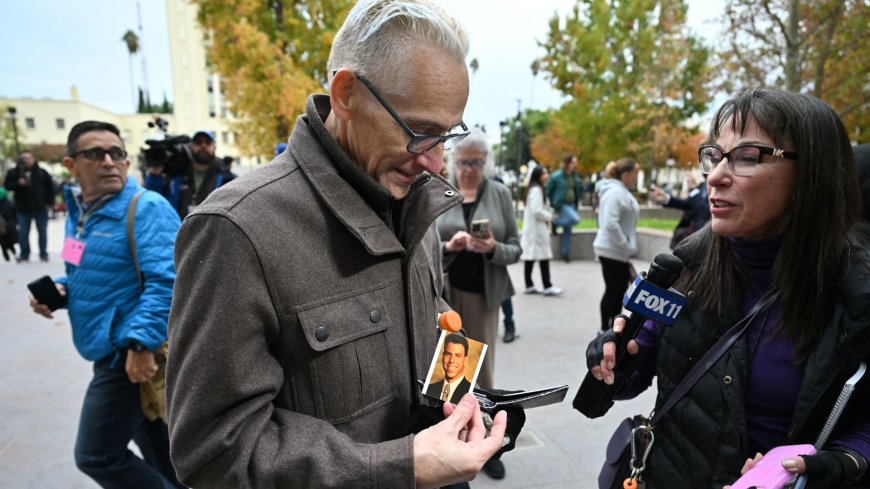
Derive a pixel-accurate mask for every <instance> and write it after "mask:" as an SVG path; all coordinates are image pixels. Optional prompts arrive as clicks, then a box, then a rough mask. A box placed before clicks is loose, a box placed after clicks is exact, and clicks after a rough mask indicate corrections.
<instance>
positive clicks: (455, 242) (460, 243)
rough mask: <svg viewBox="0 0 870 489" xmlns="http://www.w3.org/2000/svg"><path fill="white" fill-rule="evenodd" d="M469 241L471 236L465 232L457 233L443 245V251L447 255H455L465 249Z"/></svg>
mask: <svg viewBox="0 0 870 489" xmlns="http://www.w3.org/2000/svg"><path fill="white" fill-rule="evenodd" d="M470 240H471V235H470V234H468V233H467V232H465V231H457V232H456V234H454V235H453V237H452V238H450V241H448V242H446V243H444V250H445V251H447V252H449V253H457V252H460V251H462V250H464V249H465V247H466V246H468V242H469V241H470Z"/></svg>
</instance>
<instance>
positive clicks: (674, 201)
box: [662, 195, 695, 211]
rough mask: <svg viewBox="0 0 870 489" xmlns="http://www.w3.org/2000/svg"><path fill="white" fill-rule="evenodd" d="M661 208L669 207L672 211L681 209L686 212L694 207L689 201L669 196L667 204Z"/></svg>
mask: <svg viewBox="0 0 870 489" xmlns="http://www.w3.org/2000/svg"><path fill="white" fill-rule="evenodd" d="M662 207H671V208H674V209H681V210H684V211H687V210H691V209H693V208H694V207H695V206H694V204H693V203H692V200H691V199H681V198H679V197H674V196H673V195H671V196H670V198H669V199H668V203H667V204H664V205H663V206H662Z"/></svg>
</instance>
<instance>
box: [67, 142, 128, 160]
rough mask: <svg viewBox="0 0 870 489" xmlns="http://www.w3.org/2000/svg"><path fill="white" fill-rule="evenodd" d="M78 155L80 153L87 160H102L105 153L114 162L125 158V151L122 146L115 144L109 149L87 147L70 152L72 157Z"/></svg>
mask: <svg viewBox="0 0 870 489" xmlns="http://www.w3.org/2000/svg"><path fill="white" fill-rule="evenodd" d="M78 155H82V156H84V157H85V159H86V160H88V161H103V159H105V157H106V155H109V158H112V161H114V162H115V163H120V162H122V161H124V160H125V159H127V152H126V151H124V150H123V149H122V148H119V147H117V146H112V147H111V148H109V149H105V148H100V147H97V148H87V149H83V150H80V151H76V152H75V153H73V154H72V157H73V158H75V157H76V156H78Z"/></svg>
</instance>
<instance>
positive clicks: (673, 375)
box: [587, 89, 870, 489]
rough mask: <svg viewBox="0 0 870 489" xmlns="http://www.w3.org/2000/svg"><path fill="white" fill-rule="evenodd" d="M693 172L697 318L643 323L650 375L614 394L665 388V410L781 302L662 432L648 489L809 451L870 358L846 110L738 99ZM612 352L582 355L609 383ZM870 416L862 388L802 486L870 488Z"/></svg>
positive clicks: (804, 466)
mask: <svg viewBox="0 0 870 489" xmlns="http://www.w3.org/2000/svg"><path fill="white" fill-rule="evenodd" d="M699 160H700V165H701V170H702V171H703V172H704V173H705V174H706V175H707V186H708V191H709V202H710V211H711V214H712V221H711V222H710V224H708V225H707V226H705V227H704V228H703V229H702V230H701V231H700V232H698V233H696V234H694V235H692V236H691V237H689V238H688V240H687V241H686V242H685V243H684V244H683V245H681V246H680V247H678V248H677V249H676V250H675V251H674V253H675V254H676V255H677V256H679V257H680V258H682V259H683V261H684V262H685V265H686V266H685V268H684V269H683V273H682V275H681V277H680V278H679V280H678V281H677V284H676V286H675V287H676V288H677V289H678V290H680V291H682V292H683V293H685V294H686V295H687V297H689V303H688V306H687V307H686V309H684V311H683V313H682V314H681V315H680V317H679V318H678V320H677V323H676V324H675V325H674V326H673V327H670V328H660V327H658V326H657V325H655V324H653V323H652V322H648V323H647V324H646V325H645V326H644V328H643V329H642V330H641V333H640V334H639V335H638V337H637V341H636V342H632V343H630V345H629V352H630V353H637V352H638V351H640V352H641V353H642V356H641V359H642V360H641V366H640V367H639V368H638V370H637V371H636V372H635V373H634V374H633V375H632V377H631V380H630V382H629V383H628V385H627V386H626V387H624V388H623V389H622V390H621V392H619V393H618V395H617V397H618V398H629V397H633V396H636V395H637V394H638V393H639V392H640V391H642V390H643V389H645V388H646V387H647V386H649V385H650V384H651V382H652V379H653V377H654V376H655V377H657V386H658V399H657V401H656V409H659V408H660V407H661V406H662V404H663V402H664V401H665V400H666V399H667V398H668V397H669V396H670V395H671V394H672V393H673V392H674V390H675V387H676V386H677V385H678V383H679V382H680V381H681V380H682V379H683V377H685V376H686V374H687V373H688V372H689V371H690V370H691V369H692V367H693V366H694V363H696V362H697V360H698V358H699V357H701V356H702V355H703V354H704V353H705V352H706V351H707V350H709V349H710V347H711V346H712V345H713V344H714V343H715V342H716V341H717V340H718V339H719V338H720V337H721V336H722V335H723V334H724V333H725V332H726V331H728V330H729V329H730V328H731V327H732V326H733V325H734V324H735V323H737V322H738V321H739V320H741V318H744V317H748V316H747V315H748V313H749V312H750V310H751V309H752V308H753V306H754V305H756V304H757V303H761V304H772V305H770V306H769V307H766V308H762V310H761V312H759V313H758V314H756V315H755V316H754V317H753V318H752V319H749V320H748V324H749V326H748V328H747V329H746V331H745V332H744V333H743V334H742V336H741V337H739V338H738V340H737V342H736V343H735V344H734V345H733V346H732V347H731V348H729V349H728V350H727V351H726V352H725V354H724V355H723V356H722V357H721V358H720V359H719V360H718V361H717V362H716V363H715V364H713V366H712V367H711V368H709V370H707V371H706V373H705V374H704V376H703V377H702V378H701V380H700V381H698V382H697V383H696V384H695V385H694V387H693V388H692V389H691V390H689V391H688V393H687V394H686V395H685V397H683V398H682V399H681V400H680V401H679V402H678V403H677V404H676V405H675V406H674V407H673V409H671V410H670V411H669V412H668V413H667V414H666V415H665V416H664V417H663V418H662V420H661V421H660V422H659V423H658V424H657V425H656V427H655V446H654V447H653V448H652V452H651V454H650V458H649V460H648V463H647V469H646V471H645V472H644V480H645V481H646V482H647V487H655V488H658V489H662V488H668V487H696V488H698V487H714V488H717V489H718V488H721V487H723V485H725V484H730V483H733V482H734V481H735V480H736V479H738V478H739V477H740V475H741V472H742V471H745V470H747V469H748V468H749V467H751V466H752V465H753V464H754V463H756V462H757V461H758V460H759V458H760V455H757V454H762V453H765V452H767V451H768V450H770V449H772V448H774V447H777V446H782V445H794V444H803V443H808V444H814V443H815V442H816V440H817V438H818V437H819V434H820V432H821V430H822V427H823V424H824V423H825V421H826V420H827V418H828V415H829V414H830V413H831V411H832V408H833V407H834V404H835V402H836V401H837V397H838V395H839V393H840V391H841V390H842V388H843V385H844V383H845V381H846V380H847V379H848V378H849V377H850V376H852V375H853V374H854V373H855V372H856V370H857V368H858V365H859V363H860V362H861V361H867V360H868V359H870V252H868V249H867V247H866V244H865V243H862V241H861V240H860V239H858V238H857V236H858V235H857V234H856V224H857V222H858V218H859V215H860V201H859V191H858V185H857V183H856V182H857V172H856V167H855V162H854V158H853V154H852V148H851V145H850V143H849V138H848V135H847V132H846V129H845V128H844V126H843V123H842V122H841V121H840V119H839V117H838V116H837V113H836V112H835V111H834V110H833V109H831V107H830V106H828V105H827V104H826V103H824V102H822V101H821V100H818V99H816V98H813V97H810V96H807V95H802V94H799V93H792V92H786V91H782V90H775V89H753V90H747V91H744V92H742V93H740V94H738V95H737V96H736V97H734V98H732V99H730V100H728V101H727V102H725V104H724V105H723V106H722V107H721V108H720V109H719V111H718V112H717V113H716V116H715V117H714V119H713V122H712V125H711V128H710V134H709V138H708V141H707V142H706V143H705V144H703V145H701V147H700V149H699ZM623 326H624V320H623V319H618V320H617V321H615V322H614V331H616V332H618V331H621V330H622V328H623ZM592 350H594V349H592ZM611 352H612V349H610V348H608V352H607V354H606V355H603V354H602V355H595V354H594V353H593V354H592V355H590V358H587V362H589V363H590V364H593V363H594V365H595V366H593V367H592V372H593V375H595V376H596V378H600V379H603V380H604V382H607V383H612V382H613V371H612V370H611V369H610V368H608V367H611V366H612V362H613V361H614V357H613V355H612V353H611ZM599 358H600V360H601V361H600V363H599V362H598V360H599ZM611 368H612V367H611ZM868 413H870V381H867V380H866V379H865V380H864V381H863V382H861V383H859V384H858V386H857V388H856V390H855V392H854V394H853V396H852V399H851V400H850V401H849V403H848V404H847V406H846V410H845V412H844V413H843V415H842V417H841V418H840V419H839V421H838V422H837V424H836V427H835V429H834V431H833V433H832V434H831V436H830V437H829V438H828V441H827V443H825V445H824V446H823V447H821V449H820V451H819V453H818V454H816V455H805V456H796V457H789V458H786V459H784V460H782V461H781V464H782V466H783V467H784V468H785V469H786V470H788V471H790V472H792V473H795V474H797V473H805V474H806V477H807V486H806V487H807V488H808V489H814V488H836V487H870V477H868V475H867V460H868V458H870V416H868Z"/></svg>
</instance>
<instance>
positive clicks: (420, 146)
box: [356, 74, 468, 155]
mask: <svg viewBox="0 0 870 489" xmlns="http://www.w3.org/2000/svg"><path fill="white" fill-rule="evenodd" d="M356 77H357V78H359V81H361V82H362V83H363V85H365V86H366V88H368V89H369V91H370V92H372V95H374V96H375V98H376V99H377V100H378V102H380V104H381V106H382V107H383V108H384V110H386V111H387V112H389V113H390V115H391V116H392V117H393V119H394V120H395V121H396V123H397V124H399V126H401V127H402V129H403V130H404V131H405V132H406V133H408V136H411V142H409V143H408V146H407V148H406V149H407V150H408V152H409V153H412V154H415V155H421V154H423V153H425V152H427V151H429V150H430V149H432V148H434V147H435V146H438V145H439V144H441V143H444V149H450V148H452V147H454V146H456V145H457V144H459V142H460V141H462V140H463V139H465V137H466V136H468V127H467V126H466V125H465V123H464V122H462V121H460V122H459V126H460V127H461V128H462V131H463V132H455V133H450V134H446V135H444V136H440V135H437V134H425V133H421V132H416V131H414V130H413V129H411V128H410V127H409V126H408V124H405V121H403V120H402V118H401V117H399V114H397V113H396V111H395V110H393V108H392V107H390V104H388V103H387V101H386V100H384V98H383V97H381V94H379V93H378V91H377V90H375V87H373V86H372V84H371V82H369V81H368V80H366V79H365V77H364V76H362V75H360V74H357V75H356Z"/></svg>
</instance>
